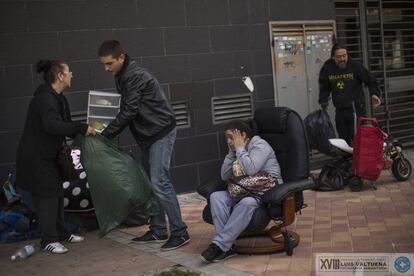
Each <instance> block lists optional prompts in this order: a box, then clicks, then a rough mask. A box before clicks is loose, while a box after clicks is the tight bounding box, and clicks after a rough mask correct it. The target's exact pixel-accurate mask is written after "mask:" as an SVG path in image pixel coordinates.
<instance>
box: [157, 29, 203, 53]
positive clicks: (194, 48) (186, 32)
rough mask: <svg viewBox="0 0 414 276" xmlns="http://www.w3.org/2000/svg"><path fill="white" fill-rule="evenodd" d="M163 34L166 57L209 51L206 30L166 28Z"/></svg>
mask: <svg viewBox="0 0 414 276" xmlns="http://www.w3.org/2000/svg"><path fill="white" fill-rule="evenodd" d="M164 32H165V48H166V54H167V55H174V54H194V53H206V52H209V51H210V42H209V33H208V29H207V28H168V29H165V31H164Z"/></svg>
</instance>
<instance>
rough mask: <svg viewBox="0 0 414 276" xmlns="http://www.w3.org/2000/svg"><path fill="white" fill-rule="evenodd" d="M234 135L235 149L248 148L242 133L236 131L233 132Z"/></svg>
mask: <svg viewBox="0 0 414 276" xmlns="http://www.w3.org/2000/svg"><path fill="white" fill-rule="evenodd" d="M232 133H233V143H234V147H235V148H237V147H244V146H246V139H245V136H243V135H242V133H241V132H240V130H238V129H234V130H233V131H232Z"/></svg>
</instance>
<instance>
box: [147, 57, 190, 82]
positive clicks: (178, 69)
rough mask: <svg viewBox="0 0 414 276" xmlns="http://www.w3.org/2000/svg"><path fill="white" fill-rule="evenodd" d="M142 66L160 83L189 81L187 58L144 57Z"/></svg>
mask: <svg viewBox="0 0 414 276" xmlns="http://www.w3.org/2000/svg"><path fill="white" fill-rule="evenodd" d="M142 65H143V66H144V67H145V68H147V69H148V70H149V71H150V72H151V73H152V74H153V75H154V76H155V77H156V78H157V79H158V80H159V81H160V82H161V83H166V82H185V81H189V80H190V70H189V67H188V66H189V64H188V57H187V56H166V57H146V58H143V59H142Z"/></svg>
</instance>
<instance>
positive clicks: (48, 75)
mask: <svg viewBox="0 0 414 276" xmlns="http://www.w3.org/2000/svg"><path fill="white" fill-rule="evenodd" d="M63 64H66V62H64V61H63V60H46V59H42V60H39V61H38V62H37V64H36V72H37V73H39V74H42V73H43V79H44V81H45V82H46V83H47V84H52V83H54V82H55V80H56V77H57V74H58V73H59V72H62V71H63V70H64V67H63Z"/></svg>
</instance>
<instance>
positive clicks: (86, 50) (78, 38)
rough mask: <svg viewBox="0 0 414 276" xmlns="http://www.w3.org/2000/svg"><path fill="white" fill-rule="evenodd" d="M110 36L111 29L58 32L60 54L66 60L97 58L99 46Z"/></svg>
mask: <svg viewBox="0 0 414 276" xmlns="http://www.w3.org/2000/svg"><path fill="white" fill-rule="evenodd" d="M111 38H112V30H103V31H100V30H99V31H73V32H62V33H59V45H60V56H61V58H63V59H65V60H67V61H72V60H82V59H97V58H98V48H99V46H100V45H101V43H102V42H103V41H104V40H107V39H111Z"/></svg>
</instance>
